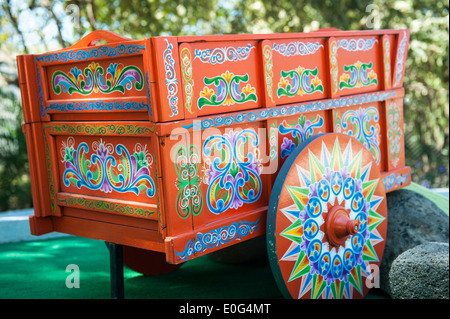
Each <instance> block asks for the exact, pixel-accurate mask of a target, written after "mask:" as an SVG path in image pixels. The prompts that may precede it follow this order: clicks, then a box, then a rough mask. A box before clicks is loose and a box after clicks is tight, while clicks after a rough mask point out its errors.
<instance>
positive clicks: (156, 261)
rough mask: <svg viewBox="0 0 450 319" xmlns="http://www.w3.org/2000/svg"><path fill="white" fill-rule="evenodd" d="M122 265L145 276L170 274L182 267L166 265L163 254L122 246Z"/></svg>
mask: <svg viewBox="0 0 450 319" xmlns="http://www.w3.org/2000/svg"><path fill="white" fill-rule="evenodd" d="M123 263H124V264H125V265H126V266H127V267H129V268H130V269H132V270H134V271H136V272H138V273H141V274H143V275H147V276H154V275H160V274H164V273H167V272H171V271H174V270H177V269H178V268H180V266H181V265H182V264H177V265H172V264H169V263H167V262H166V255H165V254H164V253H160V252H157V251H151V250H146V249H141V248H136V247H130V246H123Z"/></svg>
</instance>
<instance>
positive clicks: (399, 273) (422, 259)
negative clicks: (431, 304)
mask: <svg viewBox="0 0 450 319" xmlns="http://www.w3.org/2000/svg"><path fill="white" fill-rule="evenodd" d="M448 247H449V246H448V244H447V243H424V244H421V245H418V246H416V247H414V248H411V249H409V250H407V251H405V252H404V253H402V254H401V255H400V256H398V257H397V258H396V259H395V260H394V262H393V263H392V266H391V270H390V272H389V282H390V287H391V297H392V298H394V299H448V298H449V293H448V290H449V273H448V271H449V267H448V264H449V261H448V257H449V253H448Z"/></svg>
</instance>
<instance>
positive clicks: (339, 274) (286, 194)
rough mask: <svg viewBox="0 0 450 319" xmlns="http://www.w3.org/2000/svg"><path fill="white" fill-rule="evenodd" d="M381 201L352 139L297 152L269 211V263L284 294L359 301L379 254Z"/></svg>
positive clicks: (364, 154)
mask: <svg viewBox="0 0 450 319" xmlns="http://www.w3.org/2000/svg"><path fill="white" fill-rule="evenodd" d="M385 197H386V194H385V190H384V187H383V183H382V180H381V177H380V172H379V169H378V167H377V166H376V163H375V162H374V159H373V157H372V155H371V153H370V152H369V151H367V150H366V149H365V148H364V146H363V145H362V144H361V143H360V142H358V141H357V140H356V139H354V138H352V137H350V136H347V135H342V134H336V133H330V134H323V135H319V136H315V137H313V138H311V139H309V140H307V141H305V142H304V143H303V144H301V145H300V146H299V147H298V148H297V149H296V150H295V151H294V152H293V153H292V154H291V155H290V156H289V158H288V160H287V161H286V162H285V163H284V165H283V167H282V168H281V169H280V171H279V173H278V176H277V179H276V182H275V184H274V187H273V190H272V195H271V198H270V203H269V212H268V221H267V246H268V253H269V260H270V264H271V267H272V271H273V273H274V277H275V280H276V282H277V284H278V286H279V288H280V290H281V291H282V292H283V294H284V295H285V296H286V297H292V298H339V299H340V298H362V297H364V296H365V295H366V294H367V292H368V290H369V289H370V287H371V285H372V283H373V282H374V278H373V277H375V276H376V274H377V273H378V271H377V270H378V267H379V264H380V262H381V258H382V254H383V250H384V244H385V240H384V239H385V238H386V229H387V205H386V199H385Z"/></svg>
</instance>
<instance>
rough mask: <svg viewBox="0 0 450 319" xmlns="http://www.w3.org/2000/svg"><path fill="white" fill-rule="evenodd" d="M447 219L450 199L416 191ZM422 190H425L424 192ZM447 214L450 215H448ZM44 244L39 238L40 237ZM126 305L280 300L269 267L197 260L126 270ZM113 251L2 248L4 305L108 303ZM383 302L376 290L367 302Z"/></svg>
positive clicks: (78, 246) (58, 245) (77, 245)
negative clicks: (163, 270) (75, 278)
mask: <svg viewBox="0 0 450 319" xmlns="http://www.w3.org/2000/svg"><path fill="white" fill-rule="evenodd" d="M409 188H410V189H412V190H415V191H418V192H420V193H422V194H425V195H426V196H427V197H429V198H430V199H431V200H433V201H434V202H435V203H436V204H437V205H438V206H439V207H441V208H443V209H444V211H445V212H446V213H447V215H448V199H447V198H445V197H443V196H440V195H436V196H433V195H434V194H429V192H428V191H427V190H426V189H425V188H423V187H421V186H419V185H414V184H413V185H412V186H410V187H409ZM422 188H423V189H422ZM445 208H446V210H445ZM36 238H37V239H39V237H36ZM72 264H74V265H77V266H78V268H79V271H80V272H79V274H80V288H67V287H66V279H67V277H68V276H69V275H71V274H72V273H71V272H70V271H69V272H66V268H67V266H69V265H72ZM124 278H125V298H127V299H147V298H148V299H160V298H161V299H241V298H244V299H248V298H250V299H281V298H282V296H281V293H280V292H279V290H278V287H277V285H276V283H275V281H274V279H273V276H272V272H271V269H270V266H269V263H268V261H267V260H266V259H262V260H261V259H259V260H255V261H252V262H250V263H245V264H239V265H233V264H223V263H219V262H216V261H213V260H212V259H210V258H209V257H208V256H202V257H198V258H196V259H193V260H191V261H188V262H186V263H185V264H183V265H182V266H181V267H180V268H179V269H178V270H176V271H174V272H171V273H167V274H162V275H158V276H142V275H141V274H139V273H136V272H134V271H133V270H130V269H128V268H127V267H125V269H124ZM110 297H111V293H110V273H109V251H108V249H107V247H106V245H105V244H104V243H103V242H101V241H97V240H92V239H86V238H80V237H74V236H69V237H62V238H57V239H49V240H36V241H31V242H19V243H7V244H0V299H36V298H39V299H109V298H110ZM374 298H376V299H383V298H386V296H385V295H384V294H383V293H382V291H380V290H379V289H372V290H371V291H370V292H369V294H368V295H367V297H366V299H374Z"/></svg>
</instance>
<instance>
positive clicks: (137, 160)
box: [61, 137, 155, 197]
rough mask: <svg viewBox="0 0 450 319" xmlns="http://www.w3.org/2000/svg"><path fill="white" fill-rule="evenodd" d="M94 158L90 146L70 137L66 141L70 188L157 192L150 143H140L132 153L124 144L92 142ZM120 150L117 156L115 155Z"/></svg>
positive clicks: (64, 152)
mask: <svg viewBox="0 0 450 319" xmlns="http://www.w3.org/2000/svg"><path fill="white" fill-rule="evenodd" d="M92 151H93V153H92V154H91V156H90V157H88V154H89V146H88V144H87V143H86V142H81V143H80V144H79V145H78V147H76V148H75V140H74V138H73V137H69V138H68V139H67V141H65V142H63V143H62V147H61V156H62V162H63V163H64V167H65V170H64V173H63V182H64V185H65V186H67V187H69V186H70V185H75V186H76V187H77V188H79V189H80V188H82V187H86V188H88V189H90V190H99V191H101V192H103V193H111V192H113V191H115V192H118V193H127V192H132V193H134V194H136V195H141V194H143V193H145V194H146V195H147V196H148V197H153V196H154V195H155V184H154V181H153V179H152V178H151V177H150V167H151V164H152V163H153V157H152V155H151V154H150V153H149V152H148V150H147V145H142V144H139V143H138V144H136V145H135V147H134V153H133V154H132V155H131V154H130V152H129V151H128V149H127V148H126V147H125V146H123V145H122V144H117V145H116V147H114V146H113V144H111V143H105V142H104V141H103V140H102V139H100V141H95V142H93V143H92ZM114 153H116V155H117V156H113V155H114Z"/></svg>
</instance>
